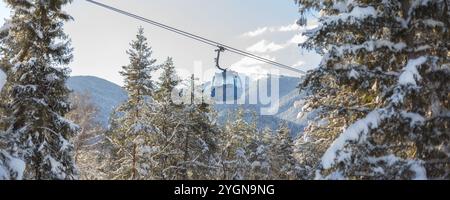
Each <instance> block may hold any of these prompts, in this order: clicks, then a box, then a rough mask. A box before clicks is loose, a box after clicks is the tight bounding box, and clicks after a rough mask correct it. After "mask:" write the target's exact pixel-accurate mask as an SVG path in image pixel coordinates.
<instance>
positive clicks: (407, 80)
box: [398, 56, 427, 86]
mask: <svg viewBox="0 0 450 200" xmlns="http://www.w3.org/2000/svg"><path fill="white" fill-rule="evenodd" d="M426 61H427V57H425V56H421V57H419V58H416V59H412V60H409V61H408V63H407V64H406V67H405V68H404V70H403V72H402V73H401V74H400V77H399V80H398V82H399V84H400V85H403V86H407V85H413V86H417V82H416V80H417V81H420V80H421V79H422V77H421V76H420V74H419V72H418V71H417V66H420V65H423V64H424V63H425V62H426Z"/></svg>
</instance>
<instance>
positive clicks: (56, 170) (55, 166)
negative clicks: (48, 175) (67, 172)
mask: <svg viewBox="0 0 450 200" xmlns="http://www.w3.org/2000/svg"><path fill="white" fill-rule="evenodd" d="M44 159H45V160H47V161H48V162H49V164H50V167H51V171H52V173H53V174H56V175H57V176H58V177H57V178H58V179H64V178H65V177H64V172H63V171H62V169H64V166H63V165H62V164H61V163H60V162H58V161H57V160H55V159H54V158H53V157H51V156H49V155H47V156H45V158H44Z"/></svg>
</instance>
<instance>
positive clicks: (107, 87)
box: [67, 76, 305, 135]
mask: <svg viewBox="0 0 450 200" xmlns="http://www.w3.org/2000/svg"><path fill="white" fill-rule="evenodd" d="M278 78H279V85H280V91H279V97H280V99H279V103H280V107H279V110H278V113H277V114H275V115H260V109H261V108H262V107H265V106H263V105H261V104H256V105H250V104H248V102H247V103H246V104H244V105H216V106H215V109H216V111H217V112H218V116H219V123H223V122H225V121H226V118H227V117H228V116H229V115H230V114H231V113H232V111H234V110H236V109H238V108H239V107H243V108H244V109H246V110H250V111H254V112H255V113H256V114H257V115H258V126H259V128H260V129H263V128H265V127H269V128H272V129H276V128H277V127H278V126H279V124H280V123H287V125H288V126H289V128H290V129H291V131H292V135H297V134H299V133H301V132H302V130H303V127H304V126H305V123H304V121H303V120H300V119H297V114H298V113H299V110H298V109H297V108H295V107H294V103H295V101H297V100H299V99H300V98H301V97H300V96H299V92H298V89H297V88H296V87H297V85H298V83H299V81H300V79H299V78H294V77H287V76H280V77H278ZM269 83H270V82H269ZM206 84H207V83H206ZM67 85H68V87H69V88H70V89H72V90H74V92H89V93H90V94H91V96H92V99H93V102H94V104H95V105H97V106H98V107H99V109H100V117H99V122H101V123H102V124H103V125H104V126H107V124H108V120H109V116H110V113H111V111H113V109H114V108H115V107H117V106H118V105H119V104H120V103H121V102H123V101H125V100H126V99H127V94H126V92H125V91H124V90H123V89H122V88H121V87H120V86H118V85H116V84H114V83H111V82H109V81H106V80H103V79H100V78H97V77H93V76H74V77H71V78H70V79H69V81H68V83H67ZM247 85H248V84H247ZM268 88H270V84H269V86H268ZM248 90H249V89H248V87H247V88H246V91H247V96H248V95H249V91H248ZM247 99H248V98H247ZM248 117H250V114H249V116H248Z"/></svg>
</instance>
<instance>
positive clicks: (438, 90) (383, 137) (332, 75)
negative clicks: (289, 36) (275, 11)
mask: <svg viewBox="0 0 450 200" xmlns="http://www.w3.org/2000/svg"><path fill="white" fill-rule="evenodd" d="M297 3H299V5H300V11H301V13H303V14H305V13H306V12H308V11H313V12H318V13H319V14H320V18H319V24H320V25H319V26H318V28H316V29H314V30H312V31H309V32H308V33H306V35H307V36H309V39H308V40H307V41H306V42H305V43H304V44H302V46H303V47H304V48H307V49H315V50H317V52H318V53H320V54H322V55H323V56H324V57H323V61H322V63H321V64H320V67H319V68H318V69H316V70H314V71H312V72H310V73H309V74H308V75H307V77H306V79H305V81H304V82H303V83H302V84H301V90H303V91H304V92H305V93H308V94H310V96H309V97H308V101H307V103H306V104H305V106H304V107H303V108H304V110H305V111H308V109H316V110H319V111H321V112H320V115H321V118H322V120H320V121H319V122H313V123H311V125H310V126H309V127H308V128H307V129H306V130H305V134H304V138H303V141H305V143H306V144H307V146H308V147H310V148H305V149H304V152H303V155H305V156H304V157H303V159H305V160H308V165H309V166H308V167H311V169H317V170H316V171H315V178H318V179H321V178H328V179H424V178H430V179H449V178H450V173H449V172H450V167H449V166H450V159H449V155H450V147H449V139H450V132H449V131H448V127H449V125H450V120H449V108H450V105H449V92H448V91H450V82H449V81H448V80H450V68H449V45H448V41H449V39H450V34H449V30H448V29H449V20H450V13H449V2H448V1H447V0H410V1H400V0H392V1H382V0H376V1H363V0H355V1H350V0H348V1H346V0H344V1H338V0H318V1H315V0H314V1H313V0H297ZM301 22H304V20H301ZM302 24H303V23H302ZM324 124H326V125H324ZM317 154H321V155H322V156H321V157H312V158H308V157H307V156H311V155H317Z"/></svg>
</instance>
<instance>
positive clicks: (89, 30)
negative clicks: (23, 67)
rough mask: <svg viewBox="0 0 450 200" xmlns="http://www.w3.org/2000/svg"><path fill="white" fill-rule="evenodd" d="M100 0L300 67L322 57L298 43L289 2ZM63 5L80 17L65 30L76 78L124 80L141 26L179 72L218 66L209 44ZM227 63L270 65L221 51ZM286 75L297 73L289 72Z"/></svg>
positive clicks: (245, 68)
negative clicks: (132, 43) (130, 50)
mask: <svg viewBox="0 0 450 200" xmlns="http://www.w3.org/2000/svg"><path fill="white" fill-rule="evenodd" d="M98 1H100V2H102V3H106V4H109V5H112V6H115V7H117V8H120V9H124V10H127V11H130V12H132V13H136V14H139V15H141V16H144V17H147V18H150V19H152V20H155V21H159V22H162V23H165V24H168V25H171V26H174V27H177V28H180V29H183V30H185V31H188V32H192V33H195V34H198V35H201V36H204V37H207V38H209V39H212V40H215V41H219V42H221V43H224V44H227V45H230V46H233V47H235V48H238V49H242V50H247V51H250V52H252V53H255V54H257V55H260V56H263V57H267V58H270V59H274V60H276V61H277V62H280V63H283V64H286V65H290V66H294V67H297V68H299V69H303V70H308V69H311V68H312V67H314V66H316V65H317V64H318V61H319V60H320V57H319V56H318V55H316V54H314V53H311V52H306V51H302V50H301V49H300V48H299V47H298V46H297V43H298V42H301V41H303V40H304V38H303V37H301V36H300V35H298V34H299V33H300V32H301V30H302V29H301V28H300V27H297V26H295V23H294V22H295V21H296V20H297V18H298V17H299V14H298V13H297V10H298V9H297V7H296V5H295V4H294V2H293V1H292V0H245V1H243V0H208V1H207V0H189V1H185V0H151V1H150V0H147V1H145V0H127V1H124V0H98ZM65 9H66V11H67V12H68V13H70V14H71V15H72V16H73V17H74V18H75V20H74V21H72V22H70V23H67V24H66V27H65V30H66V32H67V33H68V34H69V35H70V37H71V39H72V46H73V47H74V49H75V51H74V56H75V58H74V61H73V62H72V63H71V64H70V65H69V67H70V68H71V69H72V75H93V76H98V77H101V78H104V79H107V80H109V81H112V82H115V83H117V84H119V85H121V84H122V82H123V81H122V77H120V75H119V73H118V72H119V71H120V70H121V66H123V65H126V64H127V63H128V56H127V55H126V54H125V51H126V50H127V49H128V48H129V42H130V41H131V40H132V39H134V37H135V34H136V31H137V28H138V27H139V26H142V27H144V29H145V31H146V36H147V37H148V38H149V43H150V45H151V46H152V47H153V51H154V57H155V58H156V59H158V62H159V63H161V62H163V61H164V60H165V59H166V58H167V57H168V56H170V57H173V59H174V61H175V65H176V67H177V69H178V71H179V73H180V75H181V76H183V77H185V76H187V75H188V74H189V73H192V72H193V66H194V62H201V63H202V64H203V68H204V69H213V66H214V62H213V61H214V60H213V58H214V56H215V53H214V48H212V47H210V46H207V45H205V44H202V43H198V42H197V41H192V40H189V39H186V38H184V37H181V36H179V35H175V34H173V33H170V32H167V31H165V30H161V29H159V28H156V27H153V26H151V25H148V24H145V23H142V22H139V21H136V20H134V19H131V18H127V17H125V16H121V15H119V14H116V13H112V12H110V11H107V10H104V9H103V8H99V7H95V6H93V5H91V4H89V3H87V2H85V1H83V0H75V1H74V2H73V3H72V4H71V5H69V6H67V7H66V8H65ZM8 15H9V11H8V9H7V8H6V7H5V4H4V3H3V1H0V23H1V24H2V23H3V19H4V18H7V17H8ZM311 25H314V24H311ZM222 63H223V65H224V66H232V69H233V70H235V71H238V72H243V73H250V74H253V73H261V72H263V71H264V69H266V70H268V69H271V67H270V66H268V65H264V64H261V63H258V62H255V61H252V60H250V59H248V58H242V57H240V56H237V55H233V54H231V53H225V54H224V56H223V59H222ZM210 72H211V71H210ZM213 72H214V71H212V73H213ZM212 73H209V74H206V77H209V76H212ZM281 73H282V74H285V75H292V76H298V74H295V73H293V72H289V71H281Z"/></svg>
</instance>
